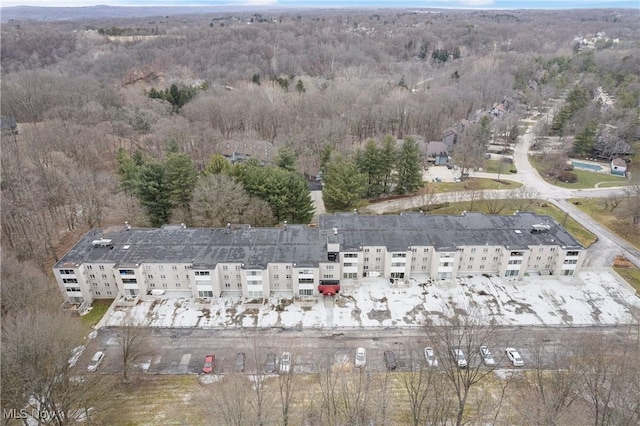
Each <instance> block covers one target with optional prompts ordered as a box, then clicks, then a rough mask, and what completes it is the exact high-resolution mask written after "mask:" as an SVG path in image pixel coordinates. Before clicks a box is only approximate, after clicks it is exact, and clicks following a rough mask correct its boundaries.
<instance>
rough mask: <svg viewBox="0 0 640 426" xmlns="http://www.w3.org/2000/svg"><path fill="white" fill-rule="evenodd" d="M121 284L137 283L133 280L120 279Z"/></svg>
mask: <svg viewBox="0 0 640 426" xmlns="http://www.w3.org/2000/svg"><path fill="white" fill-rule="evenodd" d="M122 283H123V284H137V283H138V281H136V279H135V278H123V279H122Z"/></svg>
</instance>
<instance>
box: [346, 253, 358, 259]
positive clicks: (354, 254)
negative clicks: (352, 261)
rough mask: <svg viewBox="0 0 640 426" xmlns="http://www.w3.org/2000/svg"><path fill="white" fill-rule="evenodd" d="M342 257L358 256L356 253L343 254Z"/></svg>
mask: <svg viewBox="0 0 640 426" xmlns="http://www.w3.org/2000/svg"><path fill="white" fill-rule="evenodd" d="M344 257H350V258H354V257H358V254H357V253H345V254H344Z"/></svg>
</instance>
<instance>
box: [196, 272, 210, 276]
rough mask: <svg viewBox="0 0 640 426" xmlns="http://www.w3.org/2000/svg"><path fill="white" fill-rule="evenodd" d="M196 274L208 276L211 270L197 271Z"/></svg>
mask: <svg viewBox="0 0 640 426" xmlns="http://www.w3.org/2000/svg"><path fill="white" fill-rule="evenodd" d="M194 274H195V275H196V277H208V276H209V275H210V272H209V271H195V272H194Z"/></svg>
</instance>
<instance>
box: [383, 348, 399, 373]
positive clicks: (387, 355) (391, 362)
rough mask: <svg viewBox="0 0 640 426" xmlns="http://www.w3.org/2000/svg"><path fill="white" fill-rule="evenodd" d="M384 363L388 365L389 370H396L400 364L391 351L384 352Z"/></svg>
mask: <svg viewBox="0 0 640 426" xmlns="http://www.w3.org/2000/svg"><path fill="white" fill-rule="evenodd" d="M384 365H386V366H387V369H388V370H395V369H396V367H397V366H398V365H397V364H396V356H395V355H394V354H393V352H391V351H385V352H384Z"/></svg>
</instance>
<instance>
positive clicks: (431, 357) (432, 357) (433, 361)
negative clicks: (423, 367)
mask: <svg viewBox="0 0 640 426" xmlns="http://www.w3.org/2000/svg"><path fill="white" fill-rule="evenodd" d="M424 358H425V359H426V360H427V365H428V366H429V367H437V366H438V357H436V352H435V351H434V350H433V348H432V347H431V346H427V347H426V348H424Z"/></svg>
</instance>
